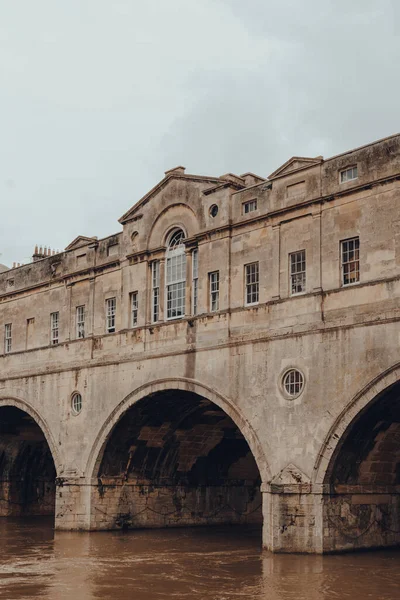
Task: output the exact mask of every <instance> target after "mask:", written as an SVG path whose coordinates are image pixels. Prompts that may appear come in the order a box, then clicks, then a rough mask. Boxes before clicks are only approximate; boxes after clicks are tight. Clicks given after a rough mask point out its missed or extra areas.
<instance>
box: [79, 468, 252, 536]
mask: <svg viewBox="0 0 400 600" xmlns="http://www.w3.org/2000/svg"><path fill="white" fill-rule="evenodd" d="M261 505H262V502H261V493H260V490H259V488H257V487H254V486H245V485H240V486H233V485H231V486H213V487H210V486H196V487H188V486H179V485H178V486H172V487H168V486H160V485H136V484H132V483H129V482H123V481H112V480H110V479H107V480H103V479H101V480H100V481H99V484H98V486H96V487H94V488H93V490H92V519H91V525H90V527H91V529H120V528H125V527H126V528H132V529H138V528H143V527H155V528H157V527H182V526H186V525H190V526H193V525H217V524H237V525H238V524H240V525H243V524H249V523H252V524H258V525H261V524H262V510H261V508H262V506H261Z"/></svg>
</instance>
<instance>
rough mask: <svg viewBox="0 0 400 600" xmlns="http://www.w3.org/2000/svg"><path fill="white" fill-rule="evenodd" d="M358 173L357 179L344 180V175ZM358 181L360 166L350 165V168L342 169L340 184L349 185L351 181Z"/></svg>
mask: <svg viewBox="0 0 400 600" xmlns="http://www.w3.org/2000/svg"><path fill="white" fill-rule="evenodd" d="M354 170H355V171H356V176H355V177H351V178H350V179H349V178H347V177H346V179H343V175H345V174H346V173H349V172H350V171H354ZM356 179H358V165H357V164H355V165H350V166H349V167H346V168H345V169H340V171H339V183H340V184H342V183H349V182H350V181H355V180H356Z"/></svg>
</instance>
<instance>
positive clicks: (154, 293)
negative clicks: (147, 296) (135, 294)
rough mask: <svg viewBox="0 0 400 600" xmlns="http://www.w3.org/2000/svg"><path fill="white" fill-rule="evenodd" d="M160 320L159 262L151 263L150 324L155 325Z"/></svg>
mask: <svg viewBox="0 0 400 600" xmlns="http://www.w3.org/2000/svg"><path fill="white" fill-rule="evenodd" d="M159 319H160V261H159V260H153V262H152V263H151V322H152V323H157V322H158V321H159Z"/></svg>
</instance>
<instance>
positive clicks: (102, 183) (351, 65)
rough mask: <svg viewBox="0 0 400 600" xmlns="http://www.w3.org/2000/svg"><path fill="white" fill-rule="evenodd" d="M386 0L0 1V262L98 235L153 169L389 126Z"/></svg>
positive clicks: (236, 166) (394, 37) (324, 149)
mask: <svg viewBox="0 0 400 600" xmlns="http://www.w3.org/2000/svg"><path fill="white" fill-rule="evenodd" d="M399 23H400V2H398V0H347V1H343V0H302V1H300V0H296V1H295V0H273V1H271V0H201V1H200V0H146V1H143V0H68V1H64V0H35V1H33V0H0V207H1V220H0V253H1V254H2V255H1V256H0V262H3V263H6V264H8V265H9V266H10V265H11V263H12V261H14V260H15V261H20V262H26V261H28V260H29V257H30V256H31V254H32V251H33V247H34V245H35V243H39V244H46V245H50V246H51V247H53V248H60V249H62V248H64V247H65V246H66V245H67V244H68V243H69V242H70V241H71V240H72V239H73V238H74V237H76V236H77V235H79V234H83V235H98V236H99V237H102V236H105V235H109V234H111V233H114V232H116V231H118V230H119V229H120V226H119V224H118V222H117V219H118V218H119V217H120V216H121V215H122V214H123V213H124V212H125V211H126V210H127V209H128V208H129V207H130V206H132V205H133V204H134V203H135V202H136V201H137V200H138V199H139V198H140V197H141V196H142V195H143V194H144V193H145V192H146V191H147V190H148V189H149V188H151V187H152V186H153V185H154V184H155V183H157V181H159V180H160V179H161V178H162V176H163V173H164V171H165V170H167V169H169V168H171V167H174V166H176V165H177V164H183V165H184V166H186V167H187V170H188V172H192V173H200V174H210V175H217V176H218V175H221V174H223V173H226V172H228V171H231V172H234V173H238V174H240V173H244V172H246V171H253V172H255V173H258V174H260V175H264V176H266V175H268V174H269V173H270V172H272V171H273V170H274V169H276V168H277V167H278V166H279V165H280V164H281V163H283V162H285V161H286V160H287V159H288V158H289V157H290V156H292V155H294V154H300V155H306V156H307V155H308V156H316V155H319V154H323V155H324V156H330V155H332V154H335V153H338V152H341V151H345V150H347V149H350V148H352V147H355V146H357V145H361V144H364V143H368V142H370V141H373V140H374V139H378V138H381V137H384V136H386V135H390V134H392V133H396V132H398V131H400V109H399V104H400V102H399V96H400V77H399V66H398V65H399V63H400V37H399Z"/></svg>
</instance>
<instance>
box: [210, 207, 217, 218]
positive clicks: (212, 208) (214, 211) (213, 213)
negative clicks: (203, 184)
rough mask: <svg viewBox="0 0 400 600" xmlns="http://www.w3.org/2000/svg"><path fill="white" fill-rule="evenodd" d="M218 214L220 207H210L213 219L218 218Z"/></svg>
mask: <svg viewBox="0 0 400 600" xmlns="http://www.w3.org/2000/svg"><path fill="white" fill-rule="evenodd" d="M217 214H218V206H217V205H216V204H213V205H212V206H211V207H210V216H211V217H212V218H214V217H216V216H217Z"/></svg>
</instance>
